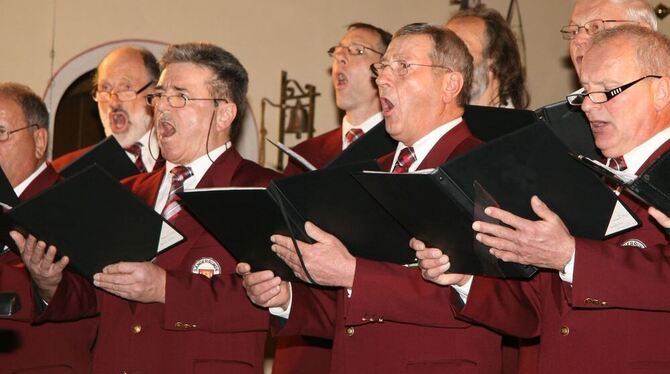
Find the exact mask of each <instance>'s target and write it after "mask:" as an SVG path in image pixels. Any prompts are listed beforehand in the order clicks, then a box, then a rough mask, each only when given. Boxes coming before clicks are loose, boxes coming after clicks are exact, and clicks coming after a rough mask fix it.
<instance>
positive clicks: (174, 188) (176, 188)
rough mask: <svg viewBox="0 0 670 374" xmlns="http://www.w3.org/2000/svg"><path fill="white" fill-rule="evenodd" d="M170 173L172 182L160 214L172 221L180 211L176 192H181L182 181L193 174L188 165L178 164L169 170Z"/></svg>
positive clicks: (182, 187)
mask: <svg viewBox="0 0 670 374" xmlns="http://www.w3.org/2000/svg"><path fill="white" fill-rule="evenodd" d="M170 174H172V183H171V184H170V193H169V194H168V198H167V202H166V203H165V208H163V213H162V214H163V217H165V219H166V220H168V221H170V222H174V218H175V217H176V216H177V213H179V211H181V204H180V203H179V196H177V192H181V191H182V190H183V189H184V181H185V180H187V179H188V178H190V177H192V176H193V170H191V168H189V167H186V166H182V165H178V166H175V167H174V168H173V169H172V170H170Z"/></svg>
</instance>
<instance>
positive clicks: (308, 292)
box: [278, 123, 501, 373]
mask: <svg viewBox="0 0 670 374" xmlns="http://www.w3.org/2000/svg"><path fill="white" fill-rule="evenodd" d="M480 143H481V142H480V141H479V140H478V139H476V138H474V137H473V136H472V134H471V133H470V131H469V130H468V128H467V127H466V126H465V124H464V123H461V124H459V125H458V126H456V127H455V128H454V129H452V130H451V131H449V132H448V133H447V134H445V135H444V136H443V137H442V138H441V139H440V140H439V141H438V143H437V144H436V145H435V146H434V147H433V149H432V150H431V152H430V153H429V154H428V156H427V157H426V158H425V160H424V161H423V162H422V163H421V165H420V166H419V168H431V167H436V166H439V165H440V164H441V163H443V162H444V161H446V160H448V159H449V158H452V157H455V156H457V155H459V154H462V153H465V152H467V151H468V150H471V149H472V148H474V147H476V146H478V145H479V144H480ZM392 159H393V155H387V156H385V157H383V158H381V159H380V160H379V161H380V164H381V165H382V166H383V167H386V168H387V169H390V167H391V166H390V164H391V161H392ZM445 291H446V292H445ZM456 297H458V296H457V294H456V292H455V291H454V290H452V289H451V288H445V287H440V286H437V285H434V284H431V283H429V282H426V281H424V280H423V279H422V278H421V275H420V273H419V271H418V269H409V268H406V267H403V266H400V265H396V264H390V263H384V262H375V261H370V260H365V259H361V258H358V259H357V261H356V274H355V278H354V285H353V288H352V296H351V297H348V296H347V293H346V291H345V290H342V289H340V290H337V291H332V290H331V291H328V290H321V289H316V288H312V287H309V286H306V285H305V284H298V283H294V284H293V304H292V307H291V308H292V309H291V316H290V318H289V320H288V321H287V323H286V325H285V326H284V327H283V328H282V329H280V330H278V332H279V333H280V334H292V333H299V334H305V335H315V336H325V337H332V338H333V340H334V344H333V354H332V361H331V373H496V372H500V355H501V354H500V350H501V348H500V347H501V337H500V336H499V335H498V334H496V333H494V332H492V331H490V330H488V329H485V328H482V327H479V326H475V325H472V324H470V323H464V322H463V321H460V320H458V319H456V318H454V313H453V312H452V309H451V302H452V299H453V298H456Z"/></svg>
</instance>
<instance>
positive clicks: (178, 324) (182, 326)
mask: <svg viewBox="0 0 670 374" xmlns="http://www.w3.org/2000/svg"><path fill="white" fill-rule="evenodd" d="M174 327H176V328H178V329H181V328H184V324H183V323H181V322H175V323H174Z"/></svg>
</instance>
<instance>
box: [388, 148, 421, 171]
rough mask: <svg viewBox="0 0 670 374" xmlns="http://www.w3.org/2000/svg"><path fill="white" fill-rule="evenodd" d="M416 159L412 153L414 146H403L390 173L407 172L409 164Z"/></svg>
mask: <svg viewBox="0 0 670 374" xmlns="http://www.w3.org/2000/svg"><path fill="white" fill-rule="evenodd" d="M414 161H416V155H415V154H414V148H412V147H405V148H403V149H401V150H400V154H398V159H397V160H396V162H395V165H394V166H393V170H392V171H391V172H392V173H396V174H397V173H407V172H408V171H409V168H410V166H412V164H413V163H414Z"/></svg>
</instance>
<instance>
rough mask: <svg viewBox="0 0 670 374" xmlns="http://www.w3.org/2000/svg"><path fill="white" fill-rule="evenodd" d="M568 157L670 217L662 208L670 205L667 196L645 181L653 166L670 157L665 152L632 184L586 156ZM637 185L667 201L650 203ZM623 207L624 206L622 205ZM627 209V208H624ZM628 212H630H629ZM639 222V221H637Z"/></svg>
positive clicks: (668, 210) (666, 210)
mask: <svg viewBox="0 0 670 374" xmlns="http://www.w3.org/2000/svg"><path fill="white" fill-rule="evenodd" d="M570 156H572V157H573V158H574V159H575V160H577V161H579V162H580V163H581V164H582V165H584V166H586V167H588V168H589V169H591V170H593V171H594V172H595V173H597V174H598V175H600V176H602V177H604V178H606V179H607V180H608V181H610V182H612V183H614V184H615V185H617V186H619V187H621V188H623V189H625V190H626V192H628V193H629V194H630V195H631V196H633V197H634V198H636V199H637V200H639V201H640V202H642V203H643V204H646V205H648V206H653V207H656V208H657V209H659V210H661V211H662V212H663V214H665V215H670V209H664V208H662V206H667V204H670V199H668V194H667V193H666V192H664V191H662V190H661V189H659V188H658V187H656V186H655V185H653V184H652V183H649V182H648V181H647V180H648V179H649V178H648V175H649V174H648V172H650V171H653V170H654V169H653V167H654V166H655V165H658V163H659V162H661V161H662V160H663V159H664V158H666V157H670V153H669V152H666V153H665V154H663V155H662V156H661V157H659V158H658V159H656V160H654V162H653V163H652V164H651V165H650V166H649V167H648V168H647V169H646V170H645V171H643V172H642V174H640V175H639V176H638V177H637V178H636V179H635V180H634V181H633V182H632V183H626V182H624V181H622V180H621V179H619V178H618V177H617V176H616V174H614V173H612V172H611V171H610V170H608V169H607V168H604V167H602V166H601V165H599V164H597V163H595V162H594V161H593V160H591V159H589V158H588V157H586V156H583V155H577V154H574V153H570ZM639 184H643V185H645V186H647V187H648V188H649V189H650V190H652V191H654V192H656V194H657V195H660V196H663V197H664V198H665V199H666V200H667V201H666V203H663V202H661V201H652V199H649V198H648V197H645V196H642V194H640V193H638V191H636V188H635V186H639ZM624 206H625V204H624ZM626 208H627V209H628V207H627V206H626ZM629 211H630V210H629ZM638 222H639V220H638Z"/></svg>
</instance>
